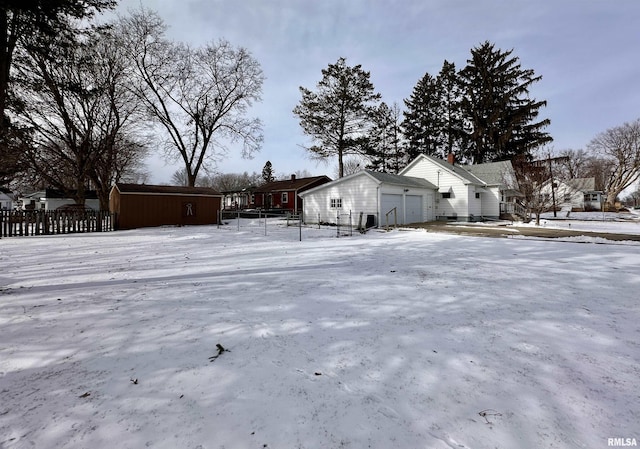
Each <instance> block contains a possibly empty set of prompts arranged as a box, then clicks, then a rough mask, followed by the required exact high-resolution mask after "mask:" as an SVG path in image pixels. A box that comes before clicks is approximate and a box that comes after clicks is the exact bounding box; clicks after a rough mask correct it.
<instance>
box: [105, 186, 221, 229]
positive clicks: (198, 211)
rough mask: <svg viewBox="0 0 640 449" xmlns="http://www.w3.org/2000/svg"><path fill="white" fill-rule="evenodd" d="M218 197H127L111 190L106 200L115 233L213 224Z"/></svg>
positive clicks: (169, 195) (148, 195) (172, 195)
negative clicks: (111, 213) (109, 196)
mask: <svg viewBox="0 0 640 449" xmlns="http://www.w3.org/2000/svg"><path fill="white" fill-rule="evenodd" d="M221 202H222V198H221V197H213V196H198V195H179V194H147V193H140V194H131V193H122V192H118V191H117V190H115V191H114V192H113V193H112V195H111V198H110V209H111V212H115V213H116V214H117V216H116V229H136V228H144V227H152V226H163V225H204V224H217V222H218V211H219V210H220V208H221Z"/></svg>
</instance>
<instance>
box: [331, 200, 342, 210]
mask: <svg viewBox="0 0 640 449" xmlns="http://www.w3.org/2000/svg"><path fill="white" fill-rule="evenodd" d="M330 204H331V209H340V208H342V198H331V203H330Z"/></svg>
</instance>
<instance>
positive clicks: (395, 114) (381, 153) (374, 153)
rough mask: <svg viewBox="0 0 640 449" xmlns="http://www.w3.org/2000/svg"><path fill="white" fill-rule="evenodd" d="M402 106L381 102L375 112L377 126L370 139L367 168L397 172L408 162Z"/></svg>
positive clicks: (384, 171)
mask: <svg viewBox="0 0 640 449" xmlns="http://www.w3.org/2000/svg"><path fill="white" fill-rule="evenodd" d="M400 115H401V112H400V107H399V106H398V104H397V103H394V104H393V106H391V107H389V106H387V104H386V103H384V102H383V103H381V104H380V107H378V110H377V111H376V114H375V119H374V120H375V126H374V128H373V131H372V133H371V136H370V139H369V150H368V156H369V159H370V163H369V164H368V165H367V168H369V169H371V170H375V171H380V172H383V173H397V172H398V171H400V169H401V168H402V167H404V165H405V164H406V162H407V158H406V153H405V150H404V147H403V141H402V130H401V128H400Z"/></svg>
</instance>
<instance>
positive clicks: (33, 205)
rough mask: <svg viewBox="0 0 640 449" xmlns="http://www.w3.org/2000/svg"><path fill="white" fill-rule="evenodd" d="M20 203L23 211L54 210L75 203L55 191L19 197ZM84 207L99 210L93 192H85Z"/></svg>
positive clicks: (46, 190)
mask: <svg viewBox="0 0 640 449" xmlns="http://www.w3.org/2000/svg"><path fill="white" fill-rule="evenodd" d="M20 202H21V203H22V209H25V210H28V209H32V210H55V209H57V208H58V207H60V206H65V205H67V204H74V203H75V201H74V200H73V199H72V198H69V197H68V196H67V195H65V194H64V193H63V192H61V191H60V190H56V189H45V190H40V191H37V192H33V193H31V194H29V195H25V196H23V197H20ZM85 205H86V206H88V207H90V208H92V209H94V210H100V201H99V200H98V196H97V193H96V191H95V190H87V191H86V199H85Z"/></svg>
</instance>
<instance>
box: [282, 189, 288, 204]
mask: <svg viewBox="0 0 640 449" xmlns="http://www.w3.org/2000/svg"><path fill="white" fill-rule="evenodd" d="M288 203H289V192H282V204H288Z"/></svg>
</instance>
